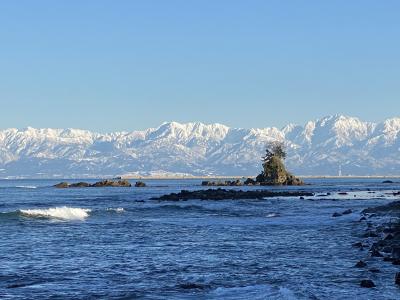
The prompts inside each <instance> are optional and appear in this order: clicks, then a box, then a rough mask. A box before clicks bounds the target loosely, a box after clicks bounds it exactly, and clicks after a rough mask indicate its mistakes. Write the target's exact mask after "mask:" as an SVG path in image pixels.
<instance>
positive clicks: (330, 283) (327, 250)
mask: <svg viewBox="0 0 400 300" xmlns="http://www.w3.org/2000/svg"><path fill="white" fill-rule="evenodd" d="M394 181H396V179H394ZM307 182H308V183H310V184H311V185H309V186H305V187H291V188H289V189H301V190H310V191H313V192H315V193H316V196H314V197H306V199H304V200H300V199H299V198H297V197H296V198H270V199H265V200H241V201H237V200H236V201H231V200H224V201H200V200H191V201H185V202H159V201H154V200H150V198H151V197H154V196H160V195H162V194H165V193H170V192H178V191H180V190H181V189H187V190H194V189H199V188H201V187H199V185H200V180H148V181H146V183H147V184H148V187H146V188H82V189H55V188H52V187H51V186H52V185H53V184H55V183H57V182H56V181H51V180H15V181H14V180H4V181H0V230H1V232H0V233H1V234H0V298H1V299H400V289H398V288H396V287H395V285H394V274H395V272H396V270H397V271H399V268H398V267H396V266H392V265H391V264H388V263H382V261H381V259H379V258H368V259H367V261H368V264H369V266H370V267H377V268H379V269H380V270H381V272H380V273H376V274H373V273H370V272H368V269H357V268H354V267H353V266H354V264H355V263H356V262H357V261H358V260H360V259H366V258H367V257H368V252H367V250H364V251H360V250H359V249H355V248H353V247H352V246H351V245H352V244H353V243H355V242H357V241H360V240H361V235H362V234H363V233H364V231H365V223H362V222H359V219H360V211H362V210H363V209H364V208H366V207H370V206H376V205H380V204H385V203H388V202H390V201H393V200H395V199H398V198H396V197H394V196H393V195H391V194H390V192H391V191H397V190H400V184H399V183H395V184H382V183H381V182H382V179H318V180H317V179H314V180H311V179H310V180H308V181H307ZM265 188H268V187H265ZM244 189H254V187H247V188H244ZM269 189H276V190H280V189H283V188H270V187H269ZM338 191H346V192H349V194H348V195H338V194H337V192H338ZM370 191H374V193H371V192H370ZM326 192H330V193H331V195H328V196H324V193H326ZM348 208H351V209H352V210H353V211H354V212H353V213H351V214H349V215H345V216H342V217H338V218H333V217H332V214H333V213H334V212H341V211H344V210H346V209H348ZM396 268H397V269H396ZM366 278H370V279H372V280H373V281H374V282H375V284H376V286H377V287H376V288H374V289H363V288H360V287H359V283H360V281H361V280H362V279H366Z"/></svg>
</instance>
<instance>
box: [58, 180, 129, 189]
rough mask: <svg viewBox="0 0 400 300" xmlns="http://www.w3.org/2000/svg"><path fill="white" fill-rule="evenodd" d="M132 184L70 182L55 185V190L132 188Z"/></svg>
mask: <svg viewBox="0 0 400 300" xmlns="http://www.w3.org/2000/svg"><path fill="white" fill-rule="evenodd" d="M131 186H132V184H131V183H130V182H129V181H128V180H118V181H114V180H102V181H98V182H95V183H93V184H90V183H87V182H77V183H72V184H69V183H68V182H60V183H58V184H56V185H54V187H55V188H87V187H131Z"/></svg>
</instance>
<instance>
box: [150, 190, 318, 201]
mask: <svg viewBox="0 0 400 300" xmlns="http://www.w3.org/2000/svg"><path fill="white" fill-rule="evenodd" d="M299 196H313V193H310V192H302V191H296V192H294V191H293V192H286V191H285V192H271V191H265V190H257V191H242V190H239V191H238V190H226V189H220V188H219V189H208V190H198V191H185V190H182V191H181V192H180V193H171V194H168V195H163V196H161V197H157V198H152V200H168V201H185V200H190V199H200V200H228V199H232V200H239V199H263V198H268V197H299Z"/></svg>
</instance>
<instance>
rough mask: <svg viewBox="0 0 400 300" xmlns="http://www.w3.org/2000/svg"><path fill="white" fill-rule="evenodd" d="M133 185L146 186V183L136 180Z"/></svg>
mask: <svg viewBox="0 0 400 300" xmlns="http://www.w3.org/2000/svg"><path fill="white" fill-rule="evenodd" d="M135 187H146V184H145V183H144V182H143V181H137V182H136V183H135Z"/></svg>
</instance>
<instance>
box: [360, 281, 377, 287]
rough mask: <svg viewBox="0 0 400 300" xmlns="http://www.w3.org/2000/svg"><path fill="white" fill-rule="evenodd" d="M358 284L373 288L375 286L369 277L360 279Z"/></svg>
mask: <svg viewBox="0 0 400 300" xmlns="http://www.w3.org/2000/svg"><path fill="white" fill-rule="evenodd" d="M360 286H361V287H363V288H373V287H375V283H374V282H373V281H372V280H370V279H364V280H361V283H360Z"/></svg>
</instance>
